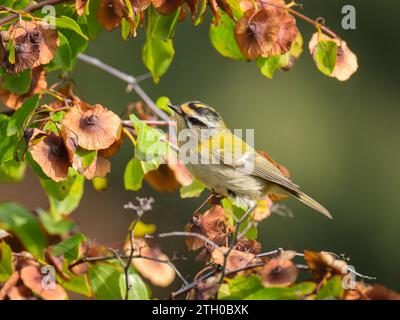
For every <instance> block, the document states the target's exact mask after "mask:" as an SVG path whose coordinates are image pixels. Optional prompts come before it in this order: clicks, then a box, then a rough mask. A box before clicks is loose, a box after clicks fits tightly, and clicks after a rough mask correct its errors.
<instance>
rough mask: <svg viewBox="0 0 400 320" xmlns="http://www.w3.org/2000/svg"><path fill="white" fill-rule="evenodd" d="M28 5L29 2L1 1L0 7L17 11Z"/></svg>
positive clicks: (16, 0)
mask: <svg viewBox="0 0 400 320" xmlns="http://www.w3.org/2000/svg"><path fill="white" fill-rule="evenodd" d="M29 3H30V1H29V0H3V1H2V3H1V5H3V6H4V7H7V8H13V9H16V10H18V9H23V8H25V7H27V6H28V5H29Z"/></svg>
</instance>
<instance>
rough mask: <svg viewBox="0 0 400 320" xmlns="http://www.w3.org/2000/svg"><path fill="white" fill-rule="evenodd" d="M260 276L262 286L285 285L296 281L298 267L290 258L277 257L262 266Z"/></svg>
mask: <svg viewBox="0 0 400 320" xmlns="http://www.w3.org/2000/svg"><path fill="white" fill-rule="evenodd" d="M260 276H261V283H262V285H263V286H264V287H287V286H290V285H291V284H293V283H294V282H295V281H296V279H297V276H298V269H297V267H296V266H295V265H294V263H293V262H292V261H291V260H289V259H285V258H284V257H277V258H273V259H271V260H269V261H268V262H267V263H266V264H265V265H264V266H263V267H262V269H261V270H260Z"/></svg>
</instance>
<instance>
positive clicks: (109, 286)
mask: <svg viewBox="0 0 400 320" xmlns="http://www.w3.org/2000/svg"><path fill="white" fill-rule="evenodd" d="M120 274H121V270H119V269H117V267H115V266H112V265H109V264H102V263H97V264H94V265H92V266H91V267H90V268H89V280H90V284H91V287H92V291H93V293H94V295H95V296H96V298H97V299H98V300H121V290H120V286H119V278H120Z"/></svg>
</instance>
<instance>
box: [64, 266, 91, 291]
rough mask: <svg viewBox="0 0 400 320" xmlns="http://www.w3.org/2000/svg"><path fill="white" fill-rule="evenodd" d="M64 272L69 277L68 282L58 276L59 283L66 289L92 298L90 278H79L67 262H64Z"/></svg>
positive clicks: (84, 276) (83, 276)
mask: <svg viewBox="0 0 400 320" xmlns="http://www.w3.org/2000/svg"><path fill="white" fill-rule="evenodd" d="M62 270H63V273H64V274H66V275H67V276H68V280H66V279H64V278H63V277H62V276H59V275H57V283H59V284H60V285H61V286H62V287H63V288H64V289H67V290H69V291H72V292H76V293H79V294H83V295H84V296H87V297H90V296H91V295H92V290H91V288H90V283H89V277H88V276H87V275H86V274H84V275H81V276H77V275H76V274H74V273H72V272H71V271H70V270H69V268H68V261H67V260H63V263H62Z"/></svg>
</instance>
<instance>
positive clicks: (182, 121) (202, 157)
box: [168, 101, 332, 219]
mask: <svg viewBox="0 0 400 320" xmlns="http://www.w3.org/2000/svg"><path fill="white" fill-rule="evenodd" d="M168 107H169V108H170V109H171V110H172V111H173V116H172V119H174V120H175V121H176V128H177V134H178V136H177V138H178V139H177V140H178V141H177V143H178V147H179V155H180V158H181V159H182V160H183V162H184V163H185V165H186V166H187V168H188V170H189V171H190V173H191V174H192V175H193V176H194V178H196V179H197V180H199V181H200V182H202V183H203V184H204V185H205V186H206V187H207V188H208V189H210V190H211V191H212V192H214V193H216V194H219V195H222V196H224V197H227V198H229V199H233V200H235V201H236V204H238V206H241V207H245V208H251V207H252V208H255V206H256V204H257V201H258V200H260V199H262V198H263V197H265V196H266V195H271V194H279V195H291V196H293V197H295V198H296V199H298V200H300V201H301V202H302V203H304V204H306V205H308V206H309V207H311V208H313V209H314V210H316V211H318V212H320V213H321V214H323V215H324V216H326V217H328V218H330V219H332V216H331V214H330V213H329V211H328V210H327V209H326V208H325V207H323V206H322V205H321V204H319V203H318V202H317V201H315V200H314V199H312V198H311V197H309V196H308V195H306V194H305V193H303V192H302V191H301V190H300V187H299V186H298V185H297V184H295V183H294V182H293V181H292V180H290V179H289V178H287V177H286V176H285V175H284V174H283V173H282V172H281V171H280V170H279V169H278V168H277V167H276V165H274V164H273V163H272V162H271V161H269V160H268V159H267V158H265V157H264V156H262V155H261V154H260V153H259V152H257V151H256V150H255V149H254V148H253V147H252V146H250V145H249V144H247V143H246V142H245V141H243V140H242V139H241V138H239V137H238V136H236V135H234V134H233V133H232V131H231V130H229V129H228V128H227V126H226V125H225V122H224V121H223V119H222V117H221V115H220V114H219V113H218V112H217V111H216V110H215V109H214V108H212V107H210V106H208V105H207V104H205V103H203V102H200V101H189V102H186V103H183V104H178V105H172V104H169V105H168ZM189 136H190V137H191V138H192V140H191V141H189V142H188V141H187V140H188V139H186V138H187V137H189ZM185 137H186V138H185ZM194 137H196V139H193V138H194ZM188 154H189V155H188ZM193 155H194V156H193Z"/></svg>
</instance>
